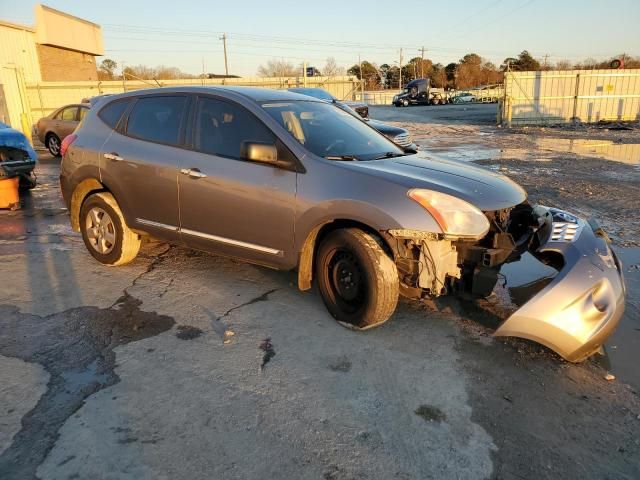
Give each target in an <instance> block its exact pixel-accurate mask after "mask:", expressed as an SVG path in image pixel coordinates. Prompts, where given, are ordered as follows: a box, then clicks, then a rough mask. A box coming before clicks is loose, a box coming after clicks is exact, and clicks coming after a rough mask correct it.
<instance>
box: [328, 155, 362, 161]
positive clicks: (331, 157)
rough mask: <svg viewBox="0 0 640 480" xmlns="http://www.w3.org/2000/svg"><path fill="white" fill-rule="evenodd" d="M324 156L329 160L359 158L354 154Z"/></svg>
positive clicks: (354, 159) (353, 159)
mask: <svg viewBox="0 0 640 480" xmlns="http://www.w3.org/2000/svg"><path fill="white" fill-rule="evenodd" d="M324 158H326V159H327V160H352V161H357V160H359V158H358V157H356V156H354V155H327V156H326V157H324Z"/></svg>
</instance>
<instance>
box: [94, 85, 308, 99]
mask: <svg viewBox="0 0 640 480" xmlns="http://www.w3.org/2000/svg"><path fill="white" fill-rule="evenodd" d="M158 93H162V94H167V93H196V94H197V93H202V94H206V93H219V94H222V95H225V96H242V97H245V98H248V99H250V100H253V101H255V102H258V103H261V102H268V101H287V100H289V101H292V100H298V101H300V100H304V101H314V99H313V98H311V97H309V96H308V95H301V94H299V93H294V92H289V91H288V90H274V89H272V88H260V87H235V86H215V87H214V86H211V87H209V86H193V85H187V86H184V87H162V88H148V89H143V90H134V91H132V92H127V93H121V94H118V95H110V96H108V97H106V98H107V99H108V100H116V99H119V98H126V97H130V96H139V95H152V94H158Z"/></svg>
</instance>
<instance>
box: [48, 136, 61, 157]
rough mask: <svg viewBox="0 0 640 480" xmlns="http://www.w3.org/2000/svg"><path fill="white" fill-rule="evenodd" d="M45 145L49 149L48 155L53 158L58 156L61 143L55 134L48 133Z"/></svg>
mask: <svg viewBox="0 0 640 480" xmlns="http://www.w3.org/2000/svg"><path fill="white" fill-rule="evenodd" d="M45 144H46V146H47V148H48V149H49V153H50V154H51V155H53V156H54V157H59V156H60V147H61V146H62V142H60V137H58V136H57V135H56V134H55V133H50V134H49V135H47V138H46V139H45Z"/></svg>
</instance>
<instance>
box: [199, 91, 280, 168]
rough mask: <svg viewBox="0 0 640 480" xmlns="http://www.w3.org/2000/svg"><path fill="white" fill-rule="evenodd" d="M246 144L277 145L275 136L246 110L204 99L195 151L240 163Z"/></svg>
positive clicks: (200, 106) (218, 101) (201, 102)
mask: <svg viewBox="0 0 640 480" xmlns="http://www.w3.org/2000/svg"><path fill="white" fill-rule="evenodd" d="M243 142H256V143H271V144H273V143H275V136H274V135H273V133H272V132H271V131H270V130H269V129H268V128H267V127H266V126H265V125H264V124H263V123H262V122H261V121H260V120H258V119H257V118H256V117H255V116H253V115H252V114H251V113H249V112H248V111H247V110H245V109H244V108H243V107H241V106H239V105H236V104H233V103H230V102H225V101H222V100H217V99H214V98H200V99H199V101H198V105H197V107H196V118H195V125H194V139H193V146H194V148H195V149H196V150H198V151H200V152H204V153H210V154H213V155H219V156H221V157H228V158H234V159H240V158H241V155H240V152H241V148H242V143H243Z"/></svg>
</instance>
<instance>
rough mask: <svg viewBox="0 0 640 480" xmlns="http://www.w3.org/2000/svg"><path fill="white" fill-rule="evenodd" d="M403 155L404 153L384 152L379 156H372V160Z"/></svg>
mask: <svg viewBox="0 0 640 480" xmlns="http://www.w3.org/2000/svg"><path fill="white" fill-rule="evenodd" d="M405 155H406V153H397V152H385V153H383V154H382V155H380V156H379V157H376V158H374V160H382V159H383V158H394V157H404V156H405Z"/></svg>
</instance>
